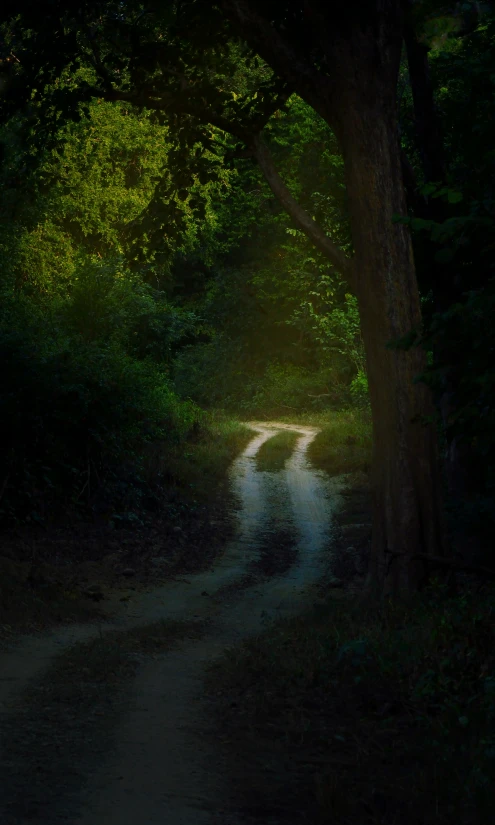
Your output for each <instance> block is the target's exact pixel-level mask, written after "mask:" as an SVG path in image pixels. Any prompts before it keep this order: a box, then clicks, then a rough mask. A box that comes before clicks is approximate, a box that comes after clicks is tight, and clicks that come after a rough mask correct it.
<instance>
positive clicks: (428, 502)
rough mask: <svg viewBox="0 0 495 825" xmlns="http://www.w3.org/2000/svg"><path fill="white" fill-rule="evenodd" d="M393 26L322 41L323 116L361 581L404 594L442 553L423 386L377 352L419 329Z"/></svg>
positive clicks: (388, 21) (392, 355)
mask: <svg viewBox="0 0 495 825" xmlns="http://www.w3.org/2000/svg"><path fill="white" fill-rule="evenodd" d="M401 40H402V26H401V21H400V19H399V18H398V17H397V18H395V19H394V15H393V14H392V15H389V16H388V17H387V16H386V15H383V16H382V18H381V20H379V22H378V23H376V22H374V23H373V24H370V25H369V26H368V27H363V28H358V27H357V26H356V27H353V29H352V31H351V32H349V31H348V32H347V36H346V38H342V39H341V40H339V41H338V42H334V44H333V54H334V61H333V63H334V65H335V66H336V67H338V68H337V69H336V71H337V72H338V75H339V77H338V80H337V81H336V82H338V84H339V97H338V104H337V107H336V108H335V107H334V109H333V111H332V112H329V122H331V123H332V124H333V126H334V128H335V130H336V133H337V136H338V138H339V141H340V144H341V146H342V151H343V154H344V162H345V169H346V178H347V192H348V202H349V212H350V219H351V229H352V236H353V242H354V248H355V259H354V279H355V286H356V292H357V298H358V302H359V308H360V313H361V324H362V334H363V339H364V344H365V349H366V361H367V370H368V379H369V387H370V399H371V408H372V416H373V468H372V489H373V497H374V513H373V541H372V558H371V565H370V575H369V584H370V585H373V587H374V589H376V590H377V591H378V592H379V593H381V594H382V595H383V596H389V595H394V596H397V595H401V596H403V595H406V594H408V593H410V592H412V591H414V590H416V589H417V588H418V587H420V586H421V584H422V582H423V581H424V580H425V578H426V576H427V572H428V570H427V561H426V560H425V559H424V558H423V559H420V558H417V557H418V554H421V555H423V556H425V555H426V556H428V555H431V556H436V557H442V556H443V555H444V554H445V544H444V533H443V529H442V517H441V513H442V507H441V500H440V473H439V466H438V455H437V438H436V432H435V427H434V426H431V425H426V426H425V425H424V424H423V423H422V422H421V421H419V420H418V417H423V416H429V415H431V414H432V413H433V406H432V400H431V397H430V392H429V390H428V389H427V388H426V387H425V386H424V385H423V384H420V383H415V378H416V376H418V374H419V373H421V372H422V371H423V369H424V367H425V357H424V354H423V352H422V351H421V350H419V349H418V348H412V349H410V350H408V351H404V350H398V349H390V348H387V343H388V342H389V341H392V340H394V339H398V338H402V337H403V336H406V335H407V334H408V333H410V332H411V330H413V329H415V328H418V327H419V326H420V324H421V309H420V300H419V291H418V286H417V281H416V273H415V268H414V260H413V254H412V245H411V238H410V234H409V230H408V228H406V227H405V226H403V225H401V224H394V223H393V220H392V219H393V216H394V215H405V214H406V203H405V195H404V190H403V178H402V171H401V155H400V146H399V139H398V128H397V114H396V100H395V93H396V85H397V74H398V69H399V60H400V50H401Z"/></svg>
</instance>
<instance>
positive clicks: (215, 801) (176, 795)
mask: <svg viewBox="0 0 495 825" xmlns="http://www.w3.org/2000/svg"><path fill="white" fill-rule="evenodd" d="M249 426H250V427H251V428H252V429H253V430H254V431H255V433H256V435H255V436H254V438H253V439H252V441H251V442H250V443H249V445H248V446H247V448H246V449H245V450H244V452H243V453H242V455H241V456H239V458H238V459H236V461H234V463H233V465H232V467H231V471H230V475H231V481H232V484H233V487H234V489H235V491H236V493H237V495H238V497H239V501H240V509H239V512H238V514H237V520H238V524H237V530H236V535H235V537H234V539H233V540H232V541H231V542H230V543H229V544H228V545H227V548H226V550H225V552H224V554H223V555H222V557H221V558H220V559H218V560H217V561H216V562H215V565H214V567H213V568H212V569H211V570H209V571H206V572H203V573H199V574H197V575H193V576H190V577H189V579H188V581H184V580H182V581H172V582H168V583H167V584H165V585H163V586H161V587H159V588H156V589H154V590H151V591H150V592H148V593H142V594H139V595H137V596H136V598H135V599H134V600H133V602H132V604H131V605H130V607H129V608H127V609H125V608H122V607H121V608H120V612H119V613H118V614H117V615H115V616H114V617H113V619H112V620H111V621H109V622H106V623H105V624H104V625H103V626H102V625H101V624H99V625H80V626H71V627H66V628H63V629H61V630H57V631H54V632H53V633H51V634H47V635H45V636H41V637H40V636H38V637H32V638H26V639H25V640H24V642H23V643H22V644H21V645H20V646H19V647H18V648H17V649H16V650H13V651H11V652H10V653H8V654H7V655H3V656H2V657H1V658H0V668H1V671H0V710H1V709H2V708H3V710H4V712H8V709H9V705H10V704H11V702H12V700H13V697H15V696H18V695H19V693H20V692H21V691H22V689H23V688H24V687H25V686H26V684H27V683H28V682H29V681H30V680H31V679H34V678H35V677H36V676H37V674H38V673H39V672H40V671H42V670H43V669H44V668H46V667H47V666H48V665H49V664H50V663H51V662H52V661H53V659H54V658H55V657H56V656H57V655H58V654H59V653H60V652H61V651H63V650H64V649H66V648H67V647H68V646H71V645H73V644H76V643H77V642H79V641H85V640H87V639H89V638H91V637H94V636H96V635H97V634H98V633H100V632H104V630H105V629H106V628H108V630H115V629H121V630H127V629H130V628H132V627H137V626H143V625H147V624H151V623H153V622H154V621H156V620H158V619H167V618H170V619H186V618H191V617H192V616H194V617H197V618H206V617H208V618H210V619H211V620H212V622H211V625H210V627H209V630H208V635H207V636H206V637H205V638H202V639H201V640H200V641H187V642H185V643H183V644H182V646H181V648H180V649H179V650H175V651H172V652H169V653H166V654H163V655H161V656H159V657H158V658H155V659H154V660H153V661H150V662H149V663H148V664H145V665H144V666H143V667H142V668H141V670H140V672H139V674H138V676H137V678H136V680H135V683H134V685H133V686H132V697H131V701H130V706H129V711H128V714H127V717H126V719H125V720H124V722H123V723H122V725H121V727H120V729H119V730H118V731H116V738H115V748H114V750H113V752H112V753H109V754H108V755H107V757H106V758H105V760H104V762H103V763H102V764H100V765H98V767H97V768H96V769H95V768H94V766H91V770H90V767H89V766H88V776H87V786H86V789H85V790H84V791H81V794H80V798H79V806H78V807H79V812H78V813H77V812H76V811H74V816H73V817H72V818H70V819H64V820H63V821H65V822H66V823H67V824H68V823H70V825H114V824H115V825H117V823H118V825H138V823H143V825H145V824H146V825H155V823H156V825H158V824H159V823H160V825H164V823H167V825H217V824H218V825H227V823H228V825H236V820H235V818H233V816H232V813H229V814H228V815H227V814H224V813H222V810H223V809H225V808H226V807H227V808H228V803H229V792H228V789H227V788H226V787H224V783H223V778H222V777H223V774H224V771H222V764H221V752H220V751H219V749H218V748H214V747H213V745H212V742H213V741H214V738H215V732H214V731H212V730H211V729H210V721H209V713H208V708H207V707H206V706H205V704H204V700H203V698H202V680H203V674H204V668H205V665H206V663H207V662H210V661H211V660H212V659H213V658H215V657H217V656H219V655H221V654H222V652H223V651H224V650H225V649H226V648H227V647H229V646H232V645H235V644H236V643H238V642H239V641H240V640H242V639H244V638H247V637H249V636H251V635H253V634H256V633H257V632H260V631H261V630H262V628H263V626H264V625H265V623H266V622H267V621H270V620H272V619H275V618H278V617H282V616H291V615H295V614H297V613H299V612H301V611H302V610H303V609H304V607H305V606H307V605H308V604H311V602H312V600H314V599H313V587H314V585H315V584H316V583H317V582H318V581H319V579H320V578H321V576H322V574H323V573H324V571H325V569H326V568H327V567H328V565H329V561H331V560H330V559H329V554H328V547H329V540H330V536H331V529H332V511H333V510H334V509H335V508H336V507H338V506H339V504H340V496H339V490H340V489H341V487H342V486H343V483H342V480H341V479H338V478H337V479H329V478H328V477H326V476H325V475H324V474H323V473H320V472H318V471H315V470H313V469H312V468H311V467H310V466H309V465H308V463H307V460H306V452H307V448H308V445H309V444H310V443H311V441H312V439H313V438H314V437H315V435H316V434H317V432H318V430H317V429H316V428H312V427H305V426H299V425H289V424H285V423H279V422H250V424H249ZM283 429H289V430H295V431H296V432H298V433H300V434H301V438H300V439H298V441H297V443H296V446H295V449H294V451H293V454H292V456H291V458H290V459H289V460H288V462H287V463H286V467H285V469H284V470H283V471H281V472H280V473H277V474H274V473H263V472H259V471H258V470H257V468H256V463H255V461H254V460H253V459H254V458H255V456H256V453H257V452H258V450H259V448H260V447H261V445H262V444H263V443H264V442H265V441H267V440H268V439H269V438H270V437H272V436H273V435H274V434H276V432H278V431H280V430H283ZM275 494H276V495H275ZM274 500H276V501H278V502H279V505H277V506H280V502H281V501H283V502H284V505H283V506H284V507H287V508H288V511H290V513H291V514H292V518H293V522H294V524H295V526H296V536H295V539H296V543H297V556H296V561H295V563H294V564H293V565H292V566H291V568H290V569H289V570H288V571H287V572H286V573H284V575H281V576H278V577H273V578H265V577H260V578H259V580H258V581H256V583H255V584H253V585H252V586H250V587H248V588H247V589H244V590H241V591H239V592H238V593H236V592H235V591H234V592H233V594H232V595H231V596H229V598H228V599H224V598H215V595H216V593H217V592H218V591H220V590H221V588H225V586H226V585H229V584H232V583H234V584H235V582H236V581H238V580H239V579H240V578H241V577H242V576H243V575H244V574H245V572H246V570H247V568H248V565H249V564H250V563H251V562H252V561H253V560H254V559H256V556H257V554H259V552H260V544H259V542H260V538H259V536H260V529H259V528H260V526H262V525H263V524H265V523H268V522H269V521H270V518H272V517H273V515H274V514H273V511H272V503H273V501H274ZM219 800H222V801H221V803H220V802H219ZM224 816H226V817H227V818H226V819H225V818H224ZM1 818H2V817H1V802H0V820H1ZM55 819H56V816H55V812H53V817H52V820H50V821H55ZM57 821H59V820H58V819H57ZM38 823H39V825H47V822H45V820H42V819H39V820H35V821H34V822H33V825H37V824H38Z"/></svg>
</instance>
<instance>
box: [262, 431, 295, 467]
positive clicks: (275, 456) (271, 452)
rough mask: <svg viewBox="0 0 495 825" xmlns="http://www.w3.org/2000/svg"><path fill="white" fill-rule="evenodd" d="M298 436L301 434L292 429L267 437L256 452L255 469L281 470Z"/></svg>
mask: <svg viewBox="0 0 495 825" xmlns="http://www.w3.org/2000/svg"><path fill="white" fill-rule="evenodd" d="M300 438H301V434H300V433H296V432H294V431H293V430H282V431H281V432H279V433H277V435H274V436H272V438H269V439H268V441H265V442H264V444H262V445H261V447H260V449H259V450H258V452H257V454H256V469H257V470H260V471H261V472H271V473H275V472H277V471H279V470H283V469H284V467H285V462H286V461H287V459H289V458H290V457H291V455H292V453H293V452H294V447H295V446H296V444H297V442H298V440H299V439H300Z"/></svg>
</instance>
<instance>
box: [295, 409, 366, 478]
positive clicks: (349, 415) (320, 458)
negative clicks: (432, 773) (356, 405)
mask: <svg viewBox="0 0 495 825" xmlns="http://www.w3.org/2000/svg"><path fill="white" fill-rule="evenodd" d="M311 423H313V424H314V425H315V426H319V427H320V428H321V431H320V432H319V433H318V435H317V436H316V438H315V439H314V440H313V441H312V442H311V444H310V445H309V448H308V458H309V460H310V461H311V463H312V464H313V466H314V467H316V468H317V469H319V470H325V471H326V472H327V473H329V474H330V475H342V474H344V473H353V472H356V471H358V470H362V471H364V472H368V470H369V468H370V465H371V448H372V439H371V420H370V416H369V413H367V412H365V411H363V410H345V411H342V412H331V413H326V414H325V415H321V416H315V417H313V419H312V421H311Z"/></svg>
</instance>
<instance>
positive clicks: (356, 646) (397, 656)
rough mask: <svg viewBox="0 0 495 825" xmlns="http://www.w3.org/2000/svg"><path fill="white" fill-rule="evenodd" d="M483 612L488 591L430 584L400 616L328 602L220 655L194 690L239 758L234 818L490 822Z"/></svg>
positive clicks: (491, 633)
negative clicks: (253, 809) (273, 813)
mask: <svg viewBox="0 0 495 825" xmlns="http://www.w3.org/2000/svg"><path fill="white" fill-rule="evenodd" d="M494 611H495V589H494V588H493V587H491V588H484V589H483V590H482V591H480V590H479V589H478V590H475V589H474V587H467V588H465V589H464V591H463V593H462V595H457V596H454V597H453V596H450V595H448V592H447V589H446V588H445V587H444V585H442V584H440V583H439V582H434V583H433V584H432V585H431V586H430V587H429V588H428V590H426V591H425V592H424V594H423V595H421V596H418V597H417V598H416V600H415V601H414V602H413V603H411V604H409V605H400V604H392V603H387V604H385V605H383V606H381V607H378V606H376V605H370V604H367V603H365V602H363V601H362V600H357V599H355V598H353V599H352V598H347V599H345V598H344V599H340V600H333V601H330V602H328V603H327V604H326V605H324V606H323V607H320V608H319V609H318V610H316V609H315V610H314V611H313V612H312V613H311V614H308V615H307V616H305V617H303V618H299V619H293V620H290V621H286V622H283V623H280V624H278V625H276V626H274V627H273V628H272V629H270V630H268V631H267V632H265V633H264V634H262V635H260V636H258V637H256V638H255V639H252V640H250V641H247V642H245V643H244V644H242V645H240V646H239V647H237V648H233V649H231V650H229V651H228V652H227V653H226V655H225V656H224V657H223V659H222V660H220V661H218V662H217V663H214V664H213V665H211V666H210V669H209V675H208V690H209V691H211V695H212V698H213V697H216V699H215V701H216V702H217V713H218V724H219V725H221V726H222V729H223V733H224V734H225V737H226V739H227V740H230V741H231V742H233V743H235V749H236V752H237V753H239V752H241V751H245V752H246V753H249V754H250V755H249V760H250V762H249V766H248V767H246V765H244V766H242V765H241V769H240V770H239V769H237V772H236V768H235V767H233V768H232V770H233V775H232V783H233V784H234V785H235V787H236V788H237V792H238V794H239V801H240V804H241V806H244V809H245V810H246V811H248V810H249V807H250V800H252V799H253V798H255V797H256V798H257V800H258V806H259V808H260V809H262V808H263V805H266V806H267V810H268V809H269V810H275V809H277V810H278V811H279V812H281V811H282V812H284V816H285V818H284V819H283V820H282V821H283V822H284V823H285V822H287V823H292V822H294V823H295V822H298V823H299V822H301V821H310V822H312V823H314V825H320V824H321V825H323V823H325V824H326V823H328V825H330V823H333V822H338V823H339V825H357V823H363V822H368V823H373V825H399V823H400V825H418V823H419V822H421V823H425V825H426V824H427V825H451V823H452V822H456V823H459V825H489V823H491V822H493V787H494V784H493V783H494V782H495V653H494V651H495V620H494V615H495V613H494ZM231 764H232V765H233V766H235V760H234V759H232V760H231ZM267 765H270V781H269V782H268V783H267V782H266V766H267Z"/></svg>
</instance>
